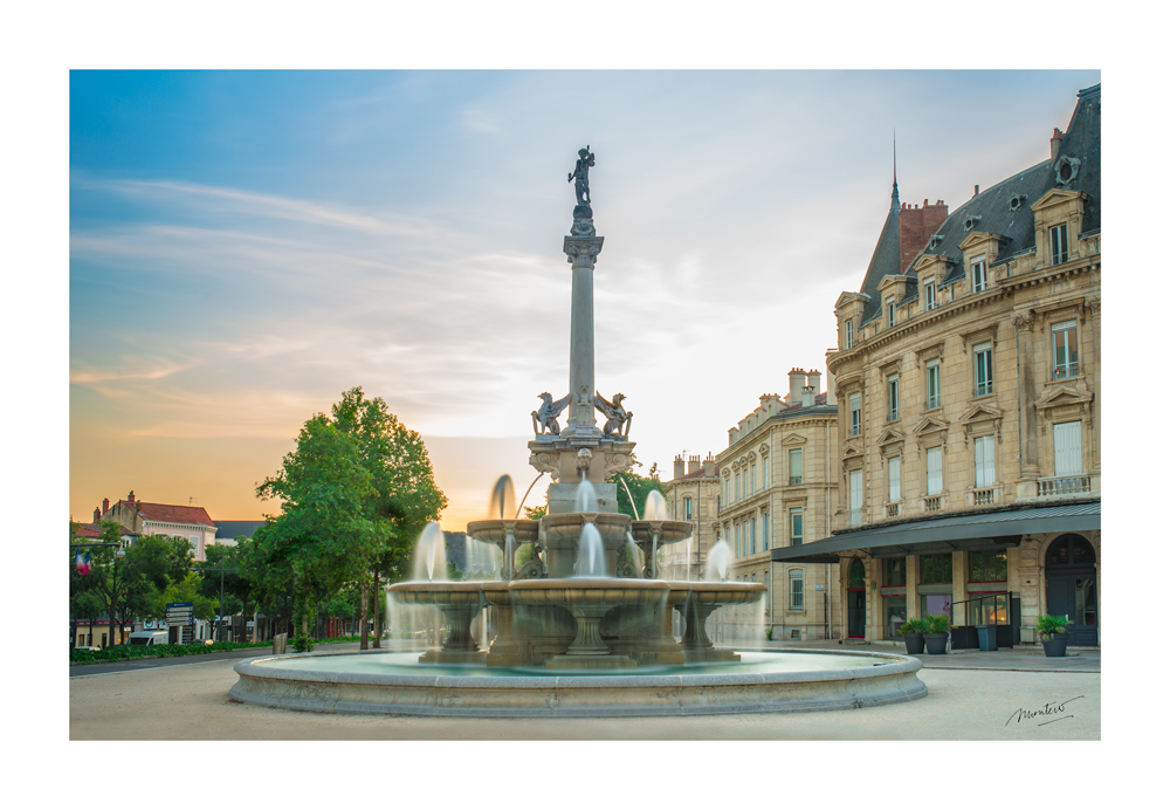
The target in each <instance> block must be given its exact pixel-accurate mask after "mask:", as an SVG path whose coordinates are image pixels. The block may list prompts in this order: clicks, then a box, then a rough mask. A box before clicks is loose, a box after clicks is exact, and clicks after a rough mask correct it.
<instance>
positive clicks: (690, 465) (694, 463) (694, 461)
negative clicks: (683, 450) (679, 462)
mask: <svg viewBox="0 0 1170 810" xmlns="http://www.w3.org/2000/svg"><path fill="white" fill-rule="evenodd" d="M701 469H702V467H701V466H700V465H699V457H698V456H688V457H687V475H691V474H693V473H697V472H698V471H699V470H701Z"/></svg>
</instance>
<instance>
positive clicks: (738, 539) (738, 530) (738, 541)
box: [735, 522, 747, 557]
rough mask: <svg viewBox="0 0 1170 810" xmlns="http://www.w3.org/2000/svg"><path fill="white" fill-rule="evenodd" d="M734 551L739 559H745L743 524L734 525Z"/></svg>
mask: <svg viewBox="0 0 1170 810" xmlns="http://www.w3.org/2000/svg"><path fill="white" fill-rule="evenodd" d="M735 549H736V551H737V552H739V556H740V557H746V556H747V555H746V554H744V550H743V523H742V522H741V523H736V524H735Z"/></svg>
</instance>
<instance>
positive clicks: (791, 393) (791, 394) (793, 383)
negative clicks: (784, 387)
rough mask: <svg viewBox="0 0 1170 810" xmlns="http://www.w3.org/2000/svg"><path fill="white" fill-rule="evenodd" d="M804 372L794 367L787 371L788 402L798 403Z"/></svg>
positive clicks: (790, 403)
mask: <svg viewBox="0 0 1170 810" xmlns="http://www.w3.org/2000/svg"><path fill="white" fill-rule="evenodd" d="M805 379H806V377H805V373H804V369H802V368H794V369H792V370H791V371H789V372H788V404H789V405H799V404H800V392H801V389H802V388H804V383H805Z"/></svg>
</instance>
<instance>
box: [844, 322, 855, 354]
mask: <svg viewBox="0 0 1170 810" xmlns="http://www.w3.org/2000/svg"><path fill="white" fill-rule="evenodd" d="M845 348H846V349H852V348H853V319H852V318H850V319H849V320H847V321H845Z"/></svg>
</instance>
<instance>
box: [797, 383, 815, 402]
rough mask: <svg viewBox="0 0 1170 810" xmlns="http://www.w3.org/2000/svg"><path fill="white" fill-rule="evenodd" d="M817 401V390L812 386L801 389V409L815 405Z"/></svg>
mask: <svg viewBox="0 0 1170 810" xmlns="http://www.w3.org/2000/svg"><path fill="white" fill-rule="evenodd" d="M816 401H817V390H816V389H815V388H813V387H812V386H811V385H806V386H805V387H804V388H802V389H800V407H802V408H808V407H811V406H812V405H815V404H816Z"/></svg>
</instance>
